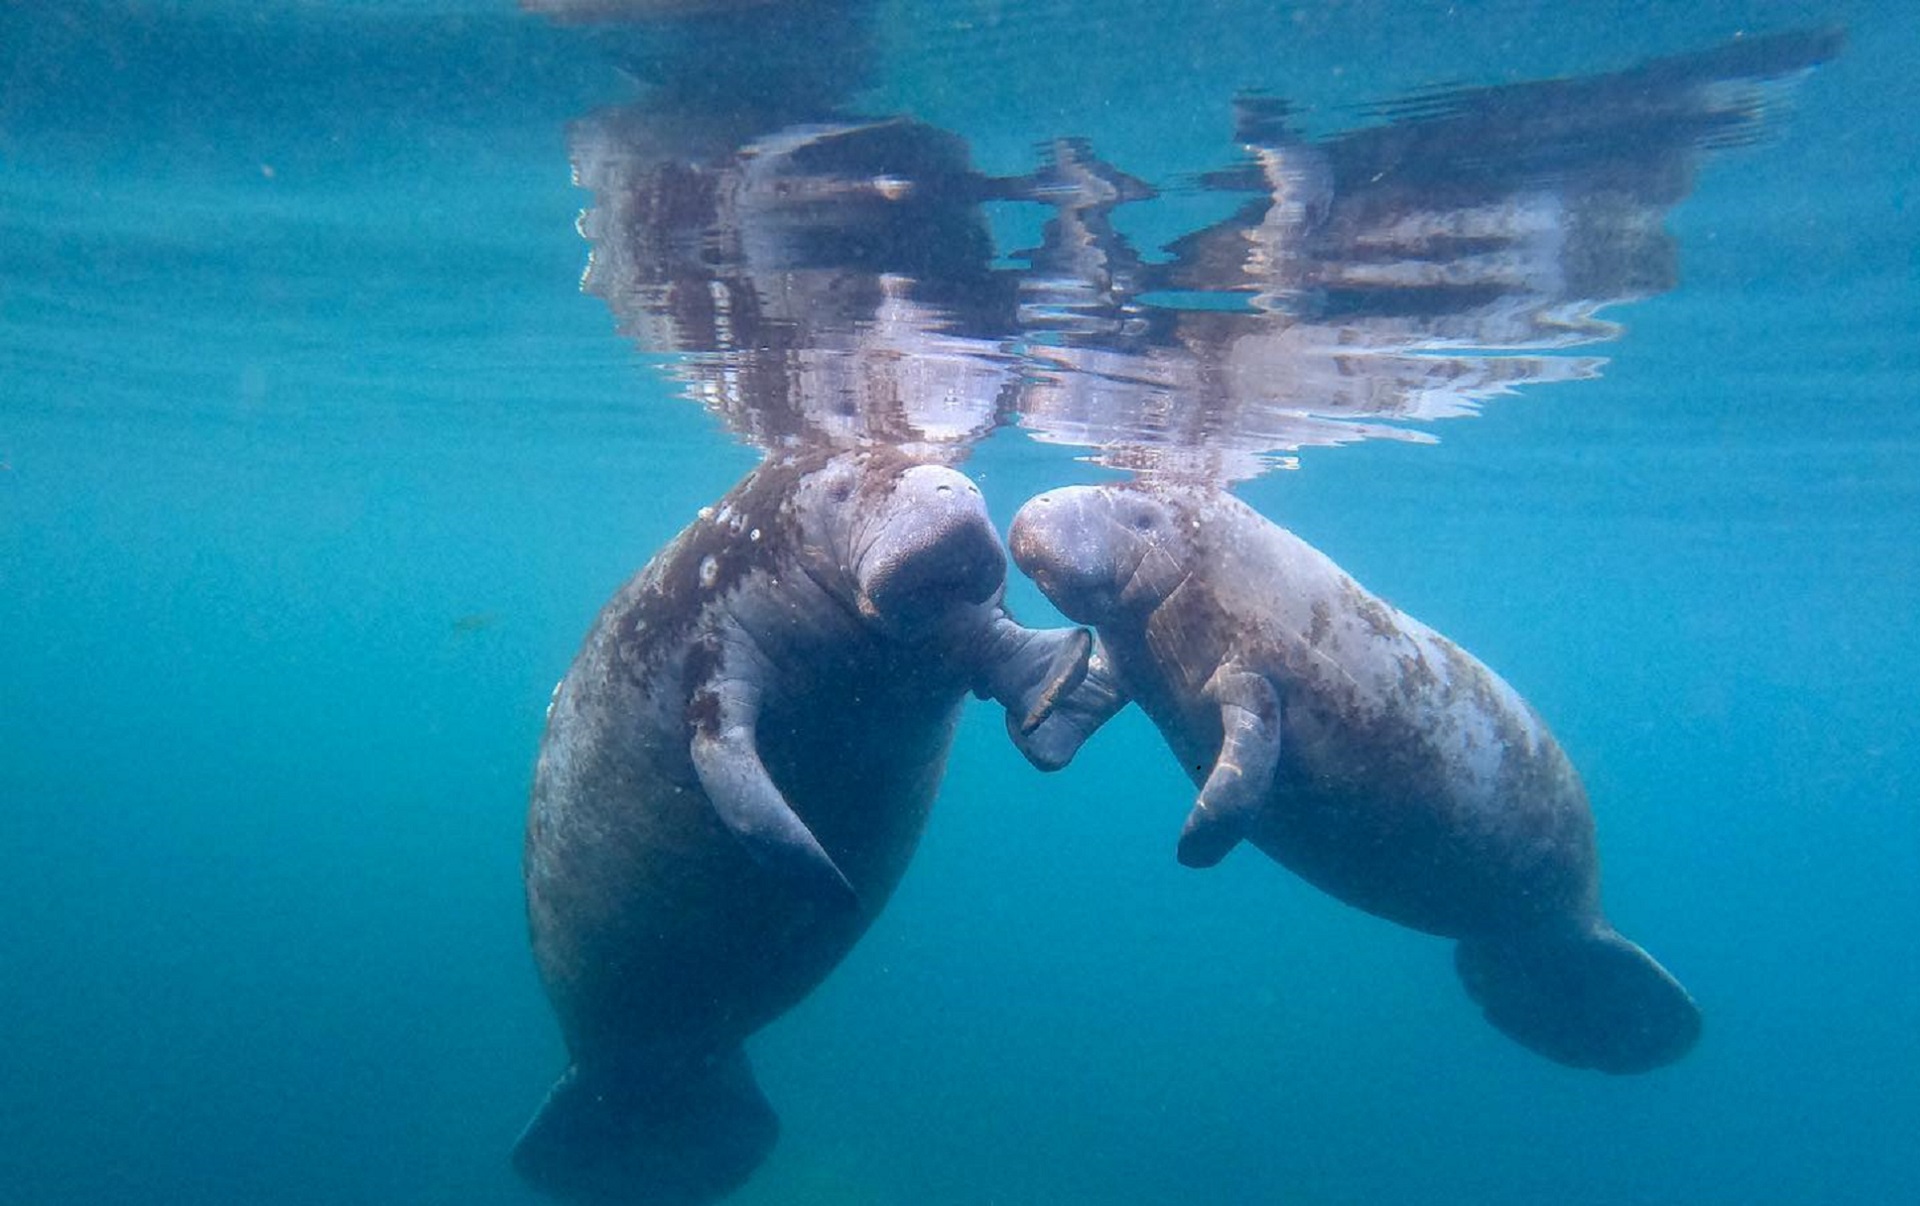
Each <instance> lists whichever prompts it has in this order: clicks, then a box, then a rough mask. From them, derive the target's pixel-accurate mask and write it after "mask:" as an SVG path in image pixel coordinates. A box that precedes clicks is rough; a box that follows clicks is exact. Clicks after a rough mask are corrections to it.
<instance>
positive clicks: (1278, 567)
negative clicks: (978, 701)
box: [1010, 483, 1700, 1073]
mask: <svg viewBox="0 0 1920 1206" xmlns="http://www.w3.org/2000/svg"><path fill="white" fill-rule="evenodd" d="M1010 544H1011V547H1012V551H1013V556H1014V560H1015V562H1016V563H1017V564H1018V565H1019V566H1020V568H1021V570H1022V571H1024V572H1025V573H1026V574H1028V575H1029V576H1030V577H1031V578H1032V579H1033V580H1034V582H1035V583H1036V584H1037V585H1038V586H1039V587H1040V589H1041V591H1042V592H1043V593H1044V594H1046V596H1047V597H1048V598H1049V599H1051V600H1052V601H1053V603H1054V604H1055V605H1056V606H1057V607H1059V608H1060V610H1061V611H1062V612H1063V613H1064V614H1065V615H1067V616H1068V617H1069V618H1071V619H1073V620H1075V621H1078V622H1080V623H1083V624H1089V625H1092V626H1093V627H1094V629H1095V630H1096V632H1097V633H1098V635H1099V646H1098V653H1097V655H1096V658H1095V661H1094V664H1093V667H1092V669H1091V670H1090V671H1089V673H1088V675H1087V677H1086V679H1085V681H1084V682H1083V684H1082V685H1081V686H1080V687H1079V688H1078V689H1077V690H1076V691H1075V692H1074V693H1073V694H1072V695H1070V696H1069V697H1068V698H1067V699H1066V700H1064V701H1063V702H1062V703H1061V705H1060V707H1059V708H1058V709H1056V710H1055V712H1054V713H1053V715H1052V716H1051V717H1050V718H1049V719H1048V720H1047V722H1046V723H1045V724H1042V725H1041V726H1039V727H1038V729H1036V730H1035V731H1033V732H1032V733H1030V734H1027V735H1024V736H1023V735H1022V734H1020V733H1018V732H1016V733H1015V734H1014V736H1015V740H1016V741H1017V742H1019V743H1020V744H1021V746H1022V749H1023V750H1024V751H1025V752H1026V753H1027V754H1028V756H1029V758H1031V759H1032V760H1033V761H1034V762H1035V763H1036V764H1038V765H1040V766H1042V767H1043V768H1053V767H1058V766H1062V765H1064V764H1065V763H1066V762H1067V761H1068V760H1069V759H1070V758H1071V757H1072V756H1073V754H1074V752H1075V750H1076V749H1077V748H1078V747H1079V745H1080V743H1081V742H1082V741H1084V740H1085V739H1086V737H1087V736H1088V735H1089V734H1090V733H1091V732H1092V731H1093V730H1094V729H1096V728H1098V727H1099V725H1100V724H1102V723H1103V722H1104V721H1105V720H1106V719H1107V718H1108V717H1110V716H1112V715H1113V714H1114V713H1115V712H1117V711H1118V710H1119V709H1120V708H1122V707H1124V706H1125V705H1126V703H1127V701H1128V700H1129V699H1132V700H1134V701H1136V702H1138V703H1139V704H1140V706H1141V708H1142V709H1143V710H1144V711H1145V712H1146V713H1147V715H1148V716H1149V717H1150V718H1152V720H1153V722H1154V724H1155V725H1156V726H1157V727H1158V728H1159V729H1160V732H1161V734H1162V735H1163V736H1164V737H1165V738H1166V741H1167V744H1168V745H1169V746H1170V747H1171V748H1172V750H1173V752H1174V754H1175V755H1176V756H1177V757H1178V758H1179V759H1180V761H1181V764H1182V765H1183V766H1185V767H1186V768H1187V770H1188V772H1189V774H1190V775H1191V777H1192V778H1193V781H1194V782H1195V784H1196V785H1198V786H1199V788H1200V792H1199V797H1198V799H1197V801H1196V803H1195V804H1194V806H1193V810H1192V812H1191V813H1190V815H1189V816H1188V818H1187V824H1186V828H1185V831H1184V832H1183V833H1182V834H1181V836H1180V844H1179V855H1180V861H1181V862H1183V863H1186V864H1187V865H1189V866H1211V865H1213V864H1214V863H1216V862H1218V861H1219V860H1220V859H1221V858H1222V857H1224V856H1225V855H1226V854H1227V852H1228V851H1229V850H1231V849H1232V847H1233V846H1234V845H1236V844H1237V843H1238V842H1239V841H1241V840H1242V839H1245V840H1248V841H1251V842H1252V843H1253V844H1254V845H1256V846H1258V847H1259V848H1260V849H1261V850H1263V851H1265V852H1266V853H1267V854H1268V855H1269V856H1271V857H1272V858H1273V859H1275V860H1276V861H1277V862H1279V863H1281V864H1283V865H1284V866H1286V867H1288V868H1289V869H1291V870H1293V871H1295V872H1296V873H1298V874H1299V875H1300V876H1302V877H1303V878H1305V879H1306V880H1308V881H1309V882H1310V883H1312V884H1314V885H1315V886H1316V887H1319V888H1320V889H1322V890H1323V891H1326V892H1328V893H1329V894H1331V895H1333V896H1335V897H1337V898H1339V899H1340V900H1343V901H1346V902H1347V903H1349V904H1353V905H1356V906H1358V907H1360V908H1362V909H1365V910H1367V911H1368V912H1371V913H1374V914H1376V915H1378V916H1381V917H1385V918H1387V919H1388V920H1391V921H1395V922H1398V923H1400V924H1402V925H1406V926H1411V927H1413V928H1414V929H1418V930H1424V931H1426V932H1428V933H1432V934H1439V935H1442V936H1445V937H1450V938H1455V939H1458V940H1459V946H1458V947H1457V949H1456V954H1455V962H1456V966H1457V968H1458V970H1459V973H1460V977H1461V980H1462V981H1463V982H1464V983H1465V985H1466V988H1467V991H1468V993H1469V994H1470V995H1471V996H1472V997H1473V999H1474V1000H1475V1002H1477V1003H1478V1004H1479V1005H1480V1006H1481V1008H1482V1009H1483V1010H1484V1011H1485V1012H1486V1016H1487V1019H1488V1020H1489V1021H1490V1022H1492V1023H1493V1024H1494V1025H1495V1026H1496V1027H1498V1028H1499V1029H1500V1030H1502V1031H1503V1032H1505V1033H1506V1034H1507V1035H1508V1036H1510V1037H1512V1038H1513V1039H1515V1040H1516V1041H1518V1042H1520V1043H1521V1044H1523V1045H1525V1046H1527V1047H1529V1048H1531V1049H1532V1050H1534V1051H1536V1052H1538V1053H1540V1054H1542V1055H1544V1056H1546V1057H1548V1058H1549V1059H1553V1060H1557V1061H1559V1062H1561V1063H1565V1064H1570V1065H1573V1066H1576V1067H1587V1068H1597V1069H1600V1070H1601V1071H1605V1072H1614V1073H1627V1072H1644V1071H1647V1070H1650V1069H1652V1068H1656V1067H1659V1066H1661V1065H1663V1064H1667V1063H1670V1062H1672V1061H1674V1060H1676V1059H1678V1058H1680V1057H1681V1056H1682V1055H1684V1054H1686V1052H1687V1050H1688V1049H1689V1048H1690V1047H1692V1045H1693V1043H1694V1040H1695V1039H1696V1038H1697V1037H1698V1035H1699V1030H1700V1015H1699V1012H1698V1010H1697V1009H1696V1008H1695V1006H1694V1003H1693V1001H1692V999H1691V998H1690V997H1689V996H1688V995H1687V992H1686V990H1685V989H1683V988H1682V987H1681V986H1680V985H1679V984H1678V983H1677V982H1676V981H1675V980H1674V979H1673V977H1672V976H1670V975H1668V974H1667V972H1666V971H1665V970H1664V969H1662V968H1661V967H1660V965H1659V964H1658V963H1655V962H1654V961H1653V960H1652V959H1651V958H1650V957H1648V955H1647V954H1646V952H1644V951H1642V950H1641V949H1640V948H1639V947H1637V946H1635V945H1634V944H1633V943H1631V942H1629V941H1627V940H1626V939H1625V938H1622V937H1621V936H1620V935H1619V934H1618V933H1616V932H1614V930H1613V929H1612V927H1610V926H1609V925H1608V924H1607V923H1606V920H1605V918H1604V917H1603V916H1602V914H1601V911H1600V895H1599V867H1598V861H1597V857H1596V853H1595V849H1594V832H1593V819H1592V815H1591V813H1590V812H1589V811H1588V807H1587V797H1586V791H1585V789H1584V788H1583V787H1582V786H1581V784H1580V778H1579V775H1578V774H1577V773H1576V772H1575V771H1574V768H1573V766H1572V764H1571V763H1570V762H1568V760H1567V757H1566V755H1565V754H1564V753H1563V752H1562V751H1561V749H1560V746H1559V744H1558V743H1557V742H1556V741H1555V740H1554V739H1553V736H1552V734H1551V733H1549V732H1548V731H1547V729H1546V726H1545V724H1544V723H1542V721H1541V720H1540V718H1539V717H1538V716H1537V715H1536V714H1535V713H1534V711H1533V709H1532V708H1531V707H1529V706H1528V705H1527V703H1526V701H1525V700H1523V699H1521V698H1520V696H1519V694H1518V693H1516V692H1515V691H1514V690H1513V688H1512V687H1510V686H1508V685H1507V684H1506V683H1505V682H1503V681H1502V680H1501V679H1500V678H1499V676H1498V675H1496V674H1494V673H1493V671H1491V670H1489V669H1488V668H1487V667H1485V666H1484V665H1482V664H1481V663H1480V662H1478V661H1476V660H1475V659H1474V658H1473V657H1472V656H1471V655H1469V654H1468V653H1467V652H1466V651H1464V650H1462V649H1461V648H1460V647H1459V646H1457V645H1455V644H1454V643H1453V642H1451V641H1449V640H1447V639H1446V638H1445V637H1443V636H1441V635H1440V634H1438V633H1436V632H1434V631H1433V630H1432V629H1430V628H1428V627H1427V626H1426V625H1424V624H1422V623H1420V622H1419V621H1418V620H1415V619H1413V618H1412V617H1411V616H1408V615H1406V614H1404V613H1402V612H1400V611H1397V610H1395V609H1394V608H1393V607H1391V606H1389V605H1388V604H1386V603H1385V602H1383V601H1382V600H1380V599H1378V598H1376V597H1375V596H1373V595H1371V594H1369V593H1368V592H1367V591H1366V590H1365V589H1364V588H1362V587H1361V586H1360V585H1359V584H1358V583H1356V582H1355V581H1354V580H1353V579H1352V578H1350V577H1348V576H1347V575H1346V574H1345V573H1343V572H1342V571H1341V570H1340V569H1339V567H1338V566H1336V565H1334V564H1333V562H1331V561H1329V560H1328V559H1327V558H1326V557H1325V556H1324V555H1323V554H1321V553H1320V552H1318V551H1317V550H1315V549H1313V548H1312V547H1310V546H1309V545H1307V544H1306V543H1305V542H1304V541H1302V540H1300V539H1299V538H1298V537H1296V536H1294V535H1293V534H1292V533H1290V532H1287V531H1286V530H1284V529H1282V528H1280V527H1279V526H1278V525H1276V524H1273V523H1272V522H1270V521H1268V520H1267V519H1265V518H1264V517H1262V516H1261V515H1260V514H1259V513H1258V512H1256V511H1254V510H1253V509H1252V508H1251V507H1248V506H1247V505H1246V504H1244V503H1242V502H1240V501H1239V500H1238V499H1235V498H1233V497H1232V496H1231V495H1229V494H1226V493H1225V492H1223V491H1218V490H1210V489H1205V488H1196V487H1180V486H1173V485H1171V484H1168V483H1160V484H1156V485H1143V484H1132V485H1123V486H1098V487H1096V486H1081V487H1071V488H1067V489H1062V490H1055V491H1052V492H1050V493H1047V494H1042V495H1040V496H1038V497H1036V498H1034V499H1032V500H1031V501H1029V502H1028V503H1027V504H1026V505H1025V506H1024V507H1022V508H1021V509H1020V512H1019V514H1018V515H1016V516H1015V518H1014V522H1013V530H1012V535H1011V539H1010Z"/></svg>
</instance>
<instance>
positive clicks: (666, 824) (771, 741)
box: [515, 450, 1092, 1203]
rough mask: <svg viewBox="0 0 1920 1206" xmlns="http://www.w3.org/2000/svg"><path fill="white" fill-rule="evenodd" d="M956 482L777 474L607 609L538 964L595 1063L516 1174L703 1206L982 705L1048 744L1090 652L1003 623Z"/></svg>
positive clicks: (535, 843) (990, 551)
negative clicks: (969, 710) (785, 1018)
mask: <svg viewBox="0 0 1920 1206" xmlns="http://www.w3.org/2000/svg"><path fill="white" fill-rule="evenodd" d="M1005 571H1006V562H1005V555H1004V553H1003V552H1002V550H1001V547H1000V543H999V539H998V536H997V534H996V533H995V531H994V529H993V526H992V524H991V522H990V521H989V519H988V517H987V513H986V509H985V506H984V504H983V502H982V500H981V498H980V494H979V491H978V490H977V489H976V488H975V487H974V485H973V483H972V482H970V481H968V480H967V478H966V477H964V476H963V475H961V474H960V473H958V472H956V471H954V470H952V469H949V468H945V467H943V466H938V465H924V464H915V463H913V462H911V461H909V460H907V459H905V458H904V457H902V456H901V455H900V454H898V453H895V452H892V451H887V450H874V451H862V452H845V453H840V454H838V455H829V454H826V453H810V454H804V455H799V456H793V457H785V458H778V459H773V460H770V461H769V462H767V463H766V464H764V465H763V466H761V467H760V468H759V469H758V470H756V471H755V472H754V473H753V474H752V475H750V476H749V477H748V478H747V479H746V480H745V481H743V482H742V483H741V484H740V485H739V486H737V487H736V488H735V489H734V490H733V491H732V492H731V493H729V494H728V495H727V496H726V498H725V499H723V500H722V501H721V502H720V503H718V504H717V505H716V506H714V507H711V508H707V509H706V510H703V511H702V512H701V516H700V518H699V519H698V520H697V521H696V522H694V523H693V524H692V525H691V526H689V527H688V528H687V529H686V530H685V531H683V532H681V533H680V535H679V536H678V537H677V538H675V539H674V541H673V542H672V543H671V544H670V545H668V546H667V548H665V549H664V550H662V551H661V552H660V553H659V555H657V556H656V557H655V558H654V559H653V560H652V561H651V562H650V563H649V564H648V565H647V566H646V568H645V569H643V570H642V571H641V572H640V574H639V575H638V576H636V577H635V578H634V579H633V580H632V581H631V582H629V583H628V584H627V585H626V586H625V587H623V588H622V589H621V590H620V592H619V593H618V594H617V595H615V596H614V598H613V600H612V601H611V602H610V603H608V604H607V606H606V608H605V610H604V611H603V612H602V613H601V615H600V618H599V620H598V621H597V622H596V623H595V624H594V626H593V629H592V631H591V632H590V633H589V634H588V636H587V639H586V642H585V645H584V647H583V648H582V649H581V651H580V653H579V656H578V657H577V659H576V660H575V662H574V664H573V667H572V668H571V669H570V670H569V671H568V673H567V676H566V678H565V679H564V680H563V681H562V682H561V683H560V685H559V687H558V688H557V689H556V691H555V693H554V699H553V703H552V706H551V708H550V710H549V714H548V721H547V731H546V736H545V739H544V741H543V742H542V744H541V749H540V757H539V765H538V769H537V771H536V774H535V782H534V788H533V798H532V805H531V809H530V812H529V817H528V823H527V840H526V855H525V875H526V890H527V911H528V915H529V919H530V923H531V929H532V939H533V951H534V955H535V958H536V961H537V963H538V965H539V970H540V974H541V977H542V979H543V981H544V982H545V985H546V988H547V991H548V995H549V997H550V998H551V1000H552V1003H553V1006H554V1009H555V1011H556V1013H557V1014H558V1016H559V1020H560V1024H561V1028H562V1030H563V1032H564V1035H565V1039H566V1044H567V1049H568V1052H569V1054H570V1056H571V1060H572V1064H571V1066H570V1067H569V1069H568V1071H567V1073H566V1075H565V1076H564V1077H562V1079H561V1081H560V1082H559V1084H558V1085H557V1086H556V1087H555V1089H554V1091H553V1093H552V1094H550V1095H549V1098H548V1100H547V1103H546V1104H545V1105H544V1106H543V1107H542V1110H541V1112H540V1113H539V1114H538V1115H537V1116H536V1117H535V1119H534V1120H533V1122H532V1123H530V1124H529V1126H528V1128H527V1131H526V1133H525V1134H523V1135H522V1137H521V1140H520V1143H519V1145H518V1146H517V1148H516V1150H515V1163H516V1166H517V1167H518V1168H519V1169H520V1171H521V1172H522V1173H523V1174H524V1175H525V1176H526V1177H527V1178H528V1179H529V1180H530V1181H532V1182H533V1183H534V1184H536V1185H537V1186H539V1187H541V1188H543V1189H545V1190H547V1191H549V1192H552V1193H555V1194H557V1195H559V1196H562V1197H566V1198H570V1199H574V1200H579V1201H590V1202H649V1203H653V1202H674V1203H681V1202H688V1203H690V1202H704V1201H711V1200H713V1199H714V1198H717V1197H719V1196H722V1195H724V1194H725V1193H728V1192H730V1191H731V1190H732V1189H734V1188H736V1187H737V1186H738V1185H739V1184H740V1183H742V1182H744V1180H745V1179H746V1178H747V1176H749V1175H750V1174H751V1173H752V1171H753V1169H754V1168H755V1167H757V1166H758V1164H759V1163H760V1161H761V1160H762V1159H763V1158H764V1157H765V1155H766V1153H767V1151H768V1150H770V1148H771V1147H772V1144H773V1142H774V1139H775V1136H776V1133H777V1121H776V1119H775V1117H774V1115H773V1112H772V1110H771V1109H770V1108H769V1107H768V1105H767V1103H766V1101H765V1099H764V1098H763V1097H761V1095H760V1093H759V1090H758V1088H757V1087H756V1086H755V1084H754V1082H753V1077H752V1073H751V1071H750V1070H749V1068H748V1066H747V1064H746V1061H745V1056H744V1054H743V1053H742V1051H741V1046H740V1044H741V1041H742V1040H743V1039H745V1038H746V1037H747V1036H748V1035H749V1034H751V1033H753V1032H754V1031H755V1030H757V1029H759V1028H760V1027H762V1026H764V1025H766V1024H767V1023H768V1022H769V1021H771V1020H773V1019H774V1018H776V1017H778V1016H779V1015H780V1014H781V1013H782V1012H784V1011H785V1010H787V1009H789V1008H791V1007H792V1006H793V1005H794V1004H795V1003H797V1002H798V1001H799V1000H800V999H801V998H802V997H804V996H805V995H806V994H807V993H808V992H809V991H810V990H812V989H813V987H814V986H815V985H817V984H818V983H819V982H820V981H821V980H822V979H823V978H824V977H825V976H826V975H827V973H828V972H829V971H830V970H831V969H832V968H833V967H834V966H835V965H836V964H837V963H838V962H839V961H840V959H841V958H842V957H843V956H844V955H845V954H846V953H847V951H848V950H849V949H850V948H851V947H852V946H853V944H854V942H855V941H856V940H857V939H858V938H859V937H860V935H861V933H862V932H864V931H865V929H866V928H867V926H868V924H869V923H871V922H872V921H873V919H874V917H875V916H876V915H877V914H878V913H879V911H880V909H881V907H882V906H883V905H884V904H885V903H886V900H887V898H888V896H889V895H890V894H891V893H892V891H893V889H894V886H895V885H896V884H897V883H898V882H899V879H900V876H901V874H902V872H903V871H904V870H905V869H906V866H907V862H908V860H909V858H910V857H911V856H912V854H913V851H914V847H915V845H916V843H917V842H918V840H919V838H920V834H921V829H922V827H923V826H924V824H925V823H926V820H927V814H928V809H929V807H930V806H931V804H932V802H933V798H934V793H935V789H936V787H937V786H938V784H939V781H940V776H941V771H942V768H943V766H944V763H945V760H946V756H947V750H948V746H949V744H950V742H951V740H952V737H953V733H954V726H955V723H956V720H957V718H958V715H959V712H960V709H961V705H962V703H963V701H964V699H965V697H966V695H967V693H968V692H969V691H974V692H977V693H979V694H981V695H982V696H989V697H992V698H994V699H997V700H1000V701H1001V702H1003V703H1005V704H1006V705H1007V706H1008V707H1009V708H1010V709H1013V712H1014V715H1013V716H1012V717H1011V721H1012V723H1014V726H1015V729H1016V731H1019V730H1020V729H1023V728H1024V729H1031V728H1032V727H1033V726H1034V725H1036V724H1038V723H1039V722H1040V720H1041V719H1043V718H1044V717H1045V715H1046V714H1047V710H1048V708H1049V707H1050V706H1051V703H1052V701H1053V700H1054V699H1056V698H1057V697H1058V696H1059V693H1060V692H1062V691H1065V690H1068V689H1071V688H1072V687H1073V686H1074V685H1075V684H1077V683H1078V681H1079V679H1080V677H1081V676H1082V675H1084V673H1085V669H1086V664H1087V657H1088V652H1089V650H1090V648H1091V645H1092V638H1091V636H1090V634H1088V633H1086V632H1085V631H1084V630H1081V629H1062V630H1054V631H1051V632H1035V631H1032V630H1029V629H1025V628H1022V627H1020V626H1019V625H1018V624H1015V623H1014V622H1013V621H1012V620H1010V619H1009V618H1008V617H1007V616H1006V614H1005V613H1004V611H1003V610H1002V609H1001V607H1000V595H1001V590H1002V587H1003V586H1004V579H1005Z"/></svg>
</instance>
